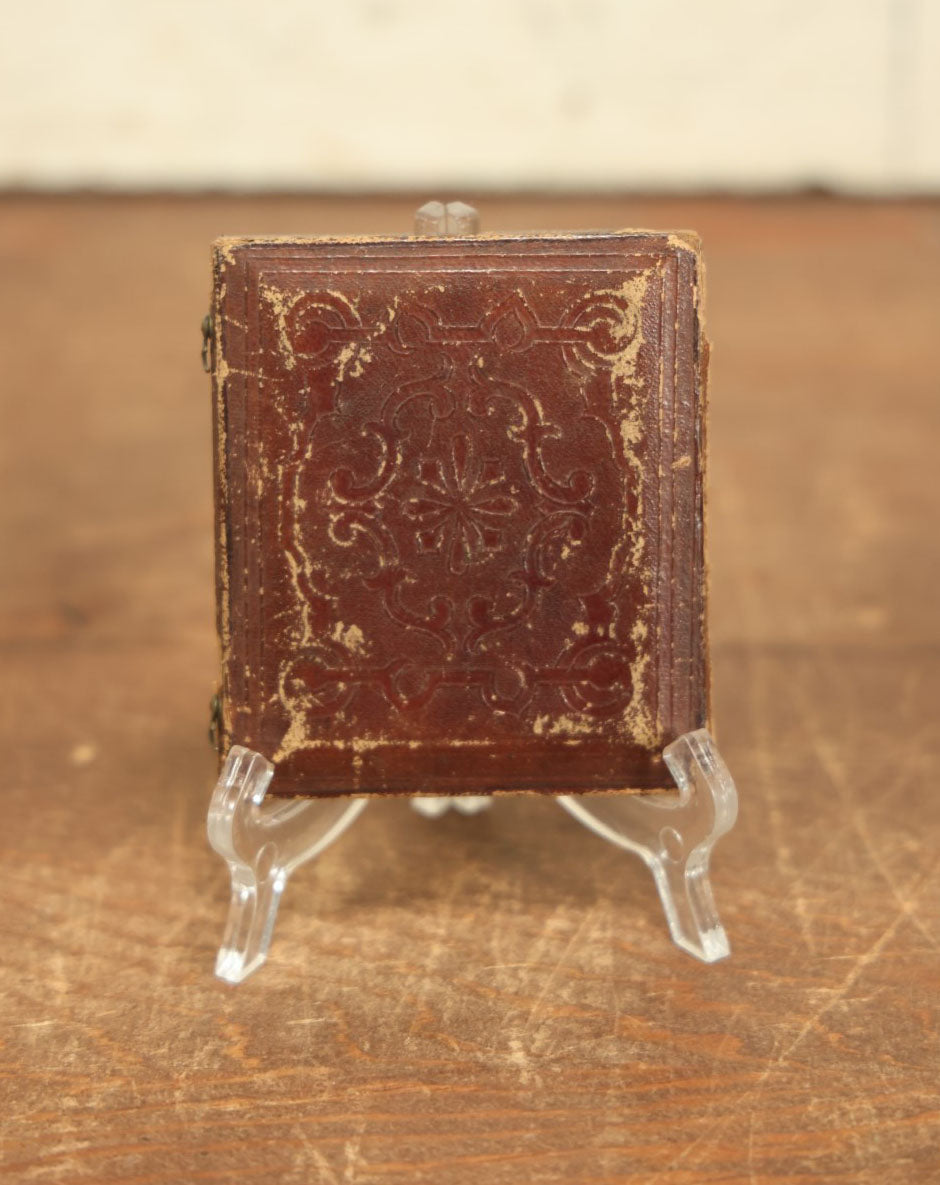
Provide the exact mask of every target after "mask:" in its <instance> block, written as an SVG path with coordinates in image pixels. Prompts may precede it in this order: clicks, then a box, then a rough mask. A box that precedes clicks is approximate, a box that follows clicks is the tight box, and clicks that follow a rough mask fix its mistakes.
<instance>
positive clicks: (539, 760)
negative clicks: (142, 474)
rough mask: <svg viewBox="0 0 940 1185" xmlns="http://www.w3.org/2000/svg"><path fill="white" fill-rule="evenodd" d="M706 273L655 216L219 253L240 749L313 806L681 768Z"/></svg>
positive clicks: (687, 718)
mask: <svg viewBox="0 0 940 1185" xmlns="http://www.w3.org/2000/svg"><path fill="white" fill-rule="evenodd" d="M701 268H702V265H701V259H700V254H699V250H698V244H697V240H696V239H695V237H694V236H691V235H687V234H658V233H648V232H632V231H624V232H617V233H585V234H573V235H572V234H531V235H522V236H518V235H513V236H510V235H496V236H492V235H480V236H467V237H463V238H459V237H458V238H446V237H440V238H435V237H400V238H279V239H273V238H272V239H265V238H229V239H221V240H219V241H218V242H217V243H216V244H215V246H214V290H213V305H212V313H211V319H212V321H211V326H212V332H211V337H212V342H211V346H212V350H211V352H212V369H213V374H214V399H215V458H216V470H215V472H216V513H217V591H218V625H219V634H220V639H221V650H222V672H221V690H220V713H219V728H218V737H219V745H220V749H221V752H222V753H225V752H227V751H228V750H229V748H230V747H231V746H233V745H239V746H244V747H245V748H247V749H250V750H253V751H255V752H257V753H260V754H262V755H263V756H265V757H267V758H268V759H269V760H270V761H271V762H273V763H274V766H275V770H276V774H275V777H274V780H273V784H272V787H271V789H272V793H276V794H288V795H295V794H306V795H315V796H323V795H333V794H345V795H349V794H353V795H362V794H393V793H394V794H409V795H414V794H421V795H436V794H441V795H458V794H471V795H480V794H490V793H495V792H500V791H536V792H543V793H553V794H580V793H590V792H602V791H646V790H655V789H665V788H667V787H672V786H673V785H674V783H673V780H672V778H671V777H670V775H669V772H668V770H667V769H666V766H665V764H664V761H663V756H662V753H663V748H664V746H666V745H668V744H669V743H670V742H671V741H673V740H675V739H676V738H677V737H679V736H681V735H682V734H685V733H689V732H691V731H693V730H695V729H699V728H702V727H705V726H706V724H707V708H708V697H707V688H708V675H707V653H706V637H705V587H704V570H703V551H704V542H703V470H704V429H705V379H706V368H707V347H706V343H705V341H704V338H703V334H702V328H701V323H700V294H701V276H702V270H701Z"/></svg>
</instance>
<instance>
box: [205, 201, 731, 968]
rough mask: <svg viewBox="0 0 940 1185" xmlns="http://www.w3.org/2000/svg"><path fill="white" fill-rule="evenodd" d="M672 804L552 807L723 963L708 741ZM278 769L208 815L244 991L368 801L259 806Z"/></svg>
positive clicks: (241, 753) (694, 947) (719, 775)
mask: <svg viewBox="0 0 940 1185" xmlns="http://www.w3.org/2000/svg"><path fill="white" fill-rule="evenodd" d="M477 227H478V219H477V214H476V211H475V210H474V209H473V208H472V207H471V206H467V205H465V204H464V203H462V202H449V203H448V204H447V205H446V206H445V205H444V204H443V203H441V202H428V203H427V204H426V205H424V206H422V207H421V209H420V210H419V211H418V212H417V215H416V217H415V231H416V233H417V234H439V235H440V234H473V233H475V231H476V230H477ZM663 757H664V759H665V762H666V765H667V767H668V769H669V772H670V773H671V774H672V776H673V778H674V779H675V782H676V785H677V787H678V793H677V794H671V793H663V794H650V795H642V794H568V795H563V796H560V797H558V799H557V801H558V803H559V805H561V806H562V807H564V809H565V810H566V811H568V813H569V814H571V815H573V816H574V817H575V818H576V819H577V820H578V822H579V823H582V824H583V825H584V826H585V827H587V828H589V830H591V831H593V832H594V833H595V835H599V836H600V837H601V838H602V839H606V840H607V841H608V842H610V843H613V844H617V845H618V846H619V847H622V848H626V850H627V851H630V852H635V853H636V854H637V855H638V856H639V857H640V858H641V859H642V860H643V861H645V863H646V865H647V866H648V867H649V869H650V871H651V872H652V874H653V879H654V880H655V882H656V888H657V889H658V891H659V897H660V900H661V901H662V905H663V910H664V911H665V914H666V921H667V922H668V924H669V932H670V934H671V935H672V939H673V941H674V942H675V943H676V944H677V945H678V946H680V947H681V948H682V949H683V950H685V951H688V953H689V954H690V955H694V956H695V957H696V958H698V959H701V960H702V961H703V962H706V963H713V962H715V961H716V960H717V959H721V958H724V957H725V956H726V955H727V954H729V949H730V948H729V946H728V939H727V937H726V935H725V931H724V928H723V927H722V925H721V922H720V921H719V918H718V912H717V910H716V908H715V901H714V898H713V896H712V890H711V885H710V883H709V879H708V862H709V857H710V856H711V851H712V848H713V847H714V846H715V843H716V841H717V840H718V839H719V838H720V837H721V836H722V835H724V834H726V833H727V832H728V831H730V830H731V828H732V827H733V826H734V822H735V819H736V817H737V813H738V798H737V792H736V790H735V786H734V781H733V780H732V778H731V774H730V773H729V772H728V768H727V766H726V765H725V763H724V762H723V761H722V759H721V755H720V754H719V752H718V749H717V748H716V746H715V742H714V741H713V740H712V738H711V736H710V735H709V734H708V733H707V732H706V731H705V730H704V729H700V730H698V731H696V732H689V733H686V734H685V735H684V736H681V737H679V738H678V739H677V740H675V741H673V742H672V744H670V745H668V746H667V747H666V748H665V749H664V750H663ZM273 775H274V766H273V765H272V764H271V762H270V761H268V760H267V759H266V758H265V757H263V756H262V755H261V754H260V753H255V752H252V751H251V750H249V749H244V748H241V747H240V746H234V747H233V748H232V749H231V750H230V752H229V754H228V758H227V760H226V762H225V765H224V767H223V769H222V772H221V774H220V776H219V780H218V783H217V784H216V787H215V790H214V792H213V795H212V801H211V803H210V805H209V816H208V821H207V823H208V833H209V842H210V843H211V845H212V847H213V848H214V849H215V850H216V851H217V852H218V853H219V855H220V856H221V857H222V858H223V859H224V860H225V861H226V862H227V864H228V866H229V872H230V873H231V878H232V896H231V902H230V904H229V912H228V921H227V922H226V926H225V934H224V936H223V939H222V945H221V947H220V948H219V953H218V957H217V958H216V963H215V973H216V975H217V976H218V977H219V978H220V979H224V980H226V981H227V982H228V983H240V982H241V981H242V980H243V979H245V978H247V976H249V975H250V974H251V973H252V972H253V971H256V970H257V969H258V968H259V967H260V966H261V964H262V963H263V962H264V961H265V959H266V958H267V953H268V947H269V945H270V943H271V936H272V934H273V933H274V923H275V920H276V918H277V908H278V905H279V903H280V900H281V895H282V893H283V892H284V887H285V885H286V884H287V881H288V878H289V877H290V875H291V874H292V873H293V872H294V870H295V869H297V868H299V867H300V866H301V865H302V864H306V863H307V862H308V861H310V860H313V859H314V858H315V857H316V856H318V855H319V854H320V853H321V852H322V851H323V850H324V849H325V848H327V847H329V845H330V844H331V843H332V842H333V841H334V840H335V839H337V838H338V837H339V836H340V835H342V833H343V832H344V831H345V830H346V828H347V827H349V826H350V824H351V823H353V822H354V821H355V819H356V818H358V816H359V815H360V814H361V813H362V812H363V811H364V810H365V808H366V805H367V804H368V799H365V798H354V799H350V798H301V799H296V798H295V799H274V800H272V801H270V802H266V801H265V795H266V793H267V789H268V786H269V785H270V783H271V778H272V777H273ZM492 801H493V800H492V798H490V797H486V796H484V797H481V796H477V795H465V796H460V797H455V798H449V797H440V796H434V797H415V798H412V799H411V805H412V806H413V807H414V809H415V810H416V811H418V812H419V813H420V814H422V815H424V816H425V817H426V818H438V817H439V816H441V815H443V814H444V813H445V812H446V811H448V810H450V809H451V808H453V809H455V810H457V811H460V812H461V813H462V814H465V815H472V814H476V813H477V812H479V811H481V810H485V809H486V808H488V807H489V806H490V805H491V804H492Z"/></svg>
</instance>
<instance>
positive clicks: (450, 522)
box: [404, 433, 519, 576]
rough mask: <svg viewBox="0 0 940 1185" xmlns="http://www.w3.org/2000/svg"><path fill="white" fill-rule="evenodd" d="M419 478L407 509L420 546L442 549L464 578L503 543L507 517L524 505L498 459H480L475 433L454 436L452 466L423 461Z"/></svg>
mask: <svg viewBox="0 0 940 1185" xmlns="http://www.w3.org/2000/svg"><path fill="white" fill-rule="evenodd" d="M418 482H419V484H420V486H421V490H420V494H419V496H417V497H413V498H410V499H409V500H408V501H407V502H406V503H405V506H404V511H405V514H406V515H407V516H408V517H409V518H410V519H412V520H413V521H414V523H415V538H416V540H417V544H418V548H419V550H421V551H423V552H429V551H438V550H441V551H443V552H444V553H445V554H446V559H447V566H448V569H449V571H450V572H451V573H452V574H453V575H455V576H460V575H462V574H463V573H464V572H465V571H466V569H467V568H468V567H469V566H470V565H472V564H474V563H478V562H479V561H481V560H482V559H484V558H485V557H486V555H487V554H488V553H489V552H493V551H498V550H499V548H500V547H502V546H503V543H504V539H505V535H504V526H505V524H506V520H507V519H508V518H509V517H510V516H511V515H513V514H515V513H516V512H517V511H518V510H519V503H518V501H517V500H516V499H515V498H513V497H512V494H511V493H510V492H509V491H508V490H507V488H506V482H505V479H504V477H503V475H502V472H501V469H500V465H499V462H498V461H497V460H495V458H492V457H480V456H479V455H478V454H477V450H476V448H475V446H474V442H473V438H472V437H470V436H467V435H465V434H464V433H457V434H456V435H455V436H453V437H452V439H451V442H450V455H449V457H448V461H447V464H444V463H442V462H441V461H439V460H433V459H422V460H421V461H419V463H418Z"/></svg>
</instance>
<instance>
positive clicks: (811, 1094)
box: [0, 198, 940, 1185]
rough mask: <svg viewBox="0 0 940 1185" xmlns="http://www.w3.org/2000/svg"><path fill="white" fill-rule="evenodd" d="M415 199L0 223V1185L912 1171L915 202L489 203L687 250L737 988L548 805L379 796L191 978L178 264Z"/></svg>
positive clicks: (188, 420) (930, 722)
mask: <svg viewBox="0 0 940 1185" xmlns="http://www.w3.org/2000/svg"><path fill="white" fill-rule="evenodd" d="M413 204H414V203H410V202H406V201H395V202H392V201H389V202H378V203H367V202H340V201H322V202H317V201H299V200H290V201H288V200H277V199H270V200H265V201H251V200H235V199H229V200H216V199H205V200H193V201H188V200H187V201H183V200H175V201H162V200H156V199H153V200H149V199H148V200H126V201H125V200H111V201H100V200H95V199H92V198H83V199H67V200H66V199H63V200H49V201H36V200H30V199H26V198H22V199H20V198H17V199H6V200H4V201H2V202H0V252H2V261H3V275H4V278H5V283H4V285H3V287H2V290H0V333H2V336H3V357H4V359H5V369H4V376H3V391H4V400H5V409H4V410H5V413H6V424H7V426H8V431H7V432H6V433H5V438H4V443H3V449H4V455H3V466H4V478H3V487H2V489H3V498H2V500H0V521H2V524H3V532H4V534H3V540H4V548H3V554H4V561H5V562H4V581H3V588H2V601H0V640H2V645H3V681H2V695H3V711H2V717H0V718H2V721H3V727H4V742H5V745H6V751H7V753H8V756H9V758H10V760H9V761H8V762H7V767H6V771H5V777H4V779H3V788H2V791H0V793H2V795H3V818H4V827H3V829H2V832H0V845H2V856H3V865H4V869H5V873H6V875H5V879H4V881H3V883H2V886H0V901H2V912H0V917H2V922H0V925H2V937H3V942H4V947H3V965H2V969H0V988H2V995H0V1020H2V1029H0V1038H2V1047H0V1074H2V1077H0V1114H2V1116H3V1118H2V1148H0V1165H2V1166H3V1180H4V1181H7V1180H8V1181H11V1182H52V1181H54V1182H114V1183H116V1182H120V1183H122V1185H131V1183H135V1185H151V1183H154V1182H164V1181H171V1180H172V1181H193V1182H197V1181H208V1182H229V1181H231V1182H241V1181H250V1182H272V1183H275V1182H277V1183H280V1182H286V1183H294V1182H296V1183H298V1185H301V1183H302V1185H309V1183H311V1182H316V1183H323V1185H347V1183H350V1182H352V1183H355V1185H425V1183H428V1185H431V1183H433V1185H483V1183H486V1185H490V1183H494V1185H503V1183H505V1185H519V1183H520V1182H537V1183H552V1185H554V1183H558V1182H573V1183H575V1182H576V1183H578V1185H615V1183H616V1185H621V1183H631V1185H632V1183H641V1182H642V1185H651V1183H654V1185H692V1183H693V1182H694V1183H695V1185H699V1183H706V1185H718V1183H719V1182H721V1183H722V1185H727V1183H729V1182H734V1183H737V1182H741V1183H742V1185H743V1183H745V1182H751V1183H765V1182H766V1183H772V1182H774V1183H775V1182H783V1181H786V1182H788V1183H794V1182H809V1181H825V1182H837V1181H846V1182H853V1183H858V1182H860V1183H864V1185H867V1183H869V1182H870V1183H872V1185H875V1183H878V1185H882V1183H889V1185H893V1183H897V1185H908V1183H909V1182H914V1181H916V1182H933V1181H940V1153H938V1151H937V1149H938V1146H940V1100H938V1089H937V1064H938V1053H940V1039H938V1017H937V1001H938V992H940V917H938V913H940V858H938V854H937V838H938V835H940V799H938V796H937V793H936V786H937V779H938V774H940V769H938V766H940V729H938V727H937V722H936V705H937V702H938V700H940V626H938V617H937V612H936V589H937V586H938V581H940V538H938V533H937V531H936V522H937V519H938V514H940V481H938V477H937V464H936V441H937V439H938V429H940V422H938V421H940V400H938V382H940V362H938V358H940V355H938V351H937V349H936V326H937V315H938V312H940V209H938V207H937V206H936V205H883V206H879V205H844V204H839V203H835V202H827V201H819V202H815V201H786V202H766V203H757V204H746V203H735V202H721V201H711V202H693V201H687V202H686V201H669V202H642V203H641V202H628V201H613V200H610V201H596V202H587V201H583V202H569V201H559V202H536V201H522V200H520V201H513V202H509V201H489V202H487V203H485V204H484V205H483V214H484V219H485V224H486V226H487V228H489V229H507V230H509V229H515V228H525V227H553V226H554V227H559V228H563V227H572V228H576V227H584V226H604V225H608V226H617V225H620V226H622V225H647V226H650V225H652V226H657V225H659V226H674V225H689V226H694V227H695V228H697V229H698V230H700V231H701V232H702V234H703V236H704V239H705V246H706V251H707V254H708V259H709V263H710V268H709V310H710V322H709V326H708V330H709V336H710V337H711V338H712V340H713V342H714V345H715V351H714V356H713V360H714V367H713V372H712V383H711V405H712V420H711V458H710V459H711V474H712V478H711V493H712V500H711V517H710V531H711V537H710V559H711V574H712V617H711V638H712V644H713V677H714V715H715V719H716V723H717V728H718V731H719V736H720V741H721V746H722V750H723V753H724V755H725V757H726V759H727V761H728V763H729V765H730V766H731V768H732V770H733V771H734V773H735V775H736V777H737V780H738V783H739V787H740V791H741V795H742V810H741V816H740V819H739V823H738V826H737V828H736V830H735V831H734V832H733V833H732V834H731V835H730V836H729V837H728V838H727V839H725V840H724V841H723V842H722V843H721V844H720V845H719V848H718V850H717V852H716V859H715V866H714V885H715V890H716V894H717V896H718V900H719V904H720V906H721V910H722V917H723V920H724V922H725V924H726V926H727V927H728V930H729V933H730V936H731V940H732V944H733V948H734V951H733V955H732V958H731V960H730V961H727V962H725V963H721V964H717V965H715V966H712V967H705V966H702V965H700V964H698V963H695V962H694V961H692V960H691V959H689V958H688V957H686V956H685V955H683V954H681V953H680V952H679V951H678V950H676V949H675V948H674V947H673V946H671V945H670V943H669V940H668V937H667V934H666V930H665V925H664V923H663V919H662V916H661V912H660V910H659V907H658V903H657V901H656V899H655V895H654V892H653V887H652V884H651V882H650V879H649V877H648V875H647V873H646V871H645V870H644V869H643V868H642V866H641V865H640V863H639V862H638V861H635V860H632V859H631V858H629V857H627V856H626V855H625V854H622V853H618V852H617V851H614V850H613V849H611V848H608V847H606V846H605V845H603V844H602V843H600V841H598V840H596V839H594V838H593V837H592V836H591V835H589V834H588V833H587V832H585V831H582V830H580V829H579V828H578V827H577V825H576V824H575V823H574V821H573V820H571V819H569V818H568V817H567V816H565V815H564V814H563V813H562V812H561V811H560V810H558V808H557V806H555V805H554V804H553V803H552V802H550V801H543V800H531V799H511V800H501V801H499V802H497V803H496V804H495V805H494V808H493V810H492V811H491V812H490V813H488V814H486V815H483V816H477V817H473V818H462V817H449V816H448V817H445V818H443V819H441V820H439V821H437V822H431V821H428V820H424V819H421V818H419V817H418V816H416V815H415V814H414V813H413V812H411V811H410V810H409V809H408V807H407V805H406V804H405V803H404V802H393V801H384V802H380V803H375V804H372V805H371V806H370V807H369V809H368V810H367V811H366V813H365V815H364V816H363V818H362V820H361V821H360V822H359V823H357V825H356V827H355V828H354V830H353V831H351V832H350V833H348V834H347V835H346V836H344V837H343V839H342V840H341V841H340V842H339V843H338V844H337V845H336V846H335V847H334V848H333V849H331V850H330V851H329V852H328V853H327V854H326V855H325V856H323V857H322V858H321V860H320V861H319V862H318V864H317V865H316V867H314V868H311V869H308V870H304V871H303V872H302V873H300V874H298V876H297V878H296V883H293V884H292V885H291V887H290V891H289V893H288V896H287V898H286V900H285V903H284V907H283V909H282V916H281V918H280V922H279V927H278V932H277V935H276V937H275V944H274V947H273V951H272V958H271V961H270V963H269V964H268V966H267V967H266V968H265V969H264V970H263V971H262V972H261V973H260V974H259V975H257V976H256V977H254V978H253V979H251V980H249V981H248V982H247V983H246V984H244V985H243V986H242V987H240V988H238V989H231V988H229V987H226V986H225V985H223V984H222V983H220V982H218V981H216V980H214V979H213V977H212V962H213V957H214V948H215V944H216V943H217V941H218V939H219V937H220V934H221V927H222V922H223V918H224V912H225V907H226V902H227V893H228V889H227V884H226V879H225V874H224V869H223V867H222V864H221V862H220V861H219V860H218V859H217V858H216V857H215V856H214V855H213V854H212V853H211V852H210V851H209V850H208V848H207V845H206V842H205V839H204V831H203V822H204V816H205V809H206V805H207V796H208V791H209V787H210V784H211V780H212V775H213V768H214V760H213V755H212V753H211V751H210V750H209V748H208V746H207V745H206V742H205V721H206V703H207V699H208V696H209V693H210V690H211V682H212V678H213V674H214V671H215V667H216V653H215V643H214V636H213V633H214V631H213V612H212V555H211V542H212V540H211V534H212V527H211V469H210V460H209V458H210V422H209V409H208V400H207V396H206V390H205V381H204V376H203V375H202V373H201V371H200V369H199V364H198V345H199V335H198V326H199V321H200V318H201V317H202V314H203V312H204V311H205V307H206V301H207V297H208V293H207V291H206V280H205V276H206V244H207V243H208V241H209V240H210V239H211V238H212V237H213V236H215V235H217V234H219V233H226V232H241V231H245V232H269V231H270V232H278V231H285V232H291V231H311V232H318V231H325V230H335V231H340V232H358V231H379V232H381V231H385V230H395V229H398V228H401V227H406V226H407V225H408V221H409V218H410V213H411V207H412V205H413ZM10 429H12V430H10Z"/></svg>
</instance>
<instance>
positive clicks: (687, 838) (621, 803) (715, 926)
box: [558, 729, 738, 963]
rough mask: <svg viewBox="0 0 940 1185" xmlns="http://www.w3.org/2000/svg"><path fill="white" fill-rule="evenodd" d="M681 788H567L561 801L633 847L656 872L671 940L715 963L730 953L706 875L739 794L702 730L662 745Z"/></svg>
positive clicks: (599, 831)
mask: <svg viewBox="0 0 940 1185" xmlns="http://www.w3.org/2000/svg"><path fill="white" fill-rule="evenodd" d="M663 756H664V757H665V760H666V764H667V766H668V767H669V771H670V773H671V774H672V776H673V777H674V778H675V780H676V785H677V786H678V787H679V793H678V796H665V795H600V794H598V795H566V796H564V797H561V798H559V800H558V801H559V802H560V803H561V805H562V806H563V807H564V808H565V810H567V811H568V812H569V813H570V814H572V815H574V817H575V818H576V819H577V820H578V821H579V822H580V823H583V824H584V826H585V827H588V828H590V830H591V831H593V832H594V833H595V834H596V835H599V836H601V838H602V839H606V840H608V841H609V842H610V843H614V844H617V845H618V846H619V847H622V848H626V849H627V850H628V851H631V852H636V854H637V855H638V856H640V857H641V858H642V859H643V860H644V861H645V862H646V864H647V865H648V867H649V869H650V871H651V872H652V873H653V878H654V880H655V882H656V888H657V889H658V890H659V896H660V900H661V901H662V904H663V910H664V911H665V914H666V920H667V922H668V923H669V931H670V933H671V935H672V938H673V941H674V942H675V943H676V944H677V945H678V946H681V947H682V949H683V950H685V951H688V953H689V954H691V955H694V956H695V957H696V958H698V959H702V960H703V961H704V962H706V963H713V962H715V960H717V959H721V958H724V957H725V956H726V955H727V954H729V953H730V947H729V945H728V939H727V936H726V934H725V931H724V927H723V926H722V924H721V921H720V920H719V918H718V912H717V909H716V908H715V900H714V897H713V896H712V890H711V884H710V883H709V879H708V861H709V857H710V856H711V851H712V848H713V847H714V845H715V842H716V841H717V840H718V839H719V838H720V837H721V836H722V835H724V834H726V832H728V831H730V830H731V828H732V827H733V826H734V821H735V819H736V818H737V813H738V796H737V791H736V790H735V786H734V781H733V780H732V777H731V774H730V773H729V772H728V767H727V766H726V765H725V763H724V762H723V761H722V759H721V755H720V754H719V752H718V749H717V747H716V746H715V742H714V741H713V740H712V738H711V736H710V735H709V734H708V733H707V732H706V731H705V730H704V729H699V730H698V731H697V732H689V733H686V734H685V735H684V736H681V737H679V738H678V740H676V741H673V743H672V744H671V745H669V746H668V748H667V749H666V750H665V751H664V753H663Z"/></svg>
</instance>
